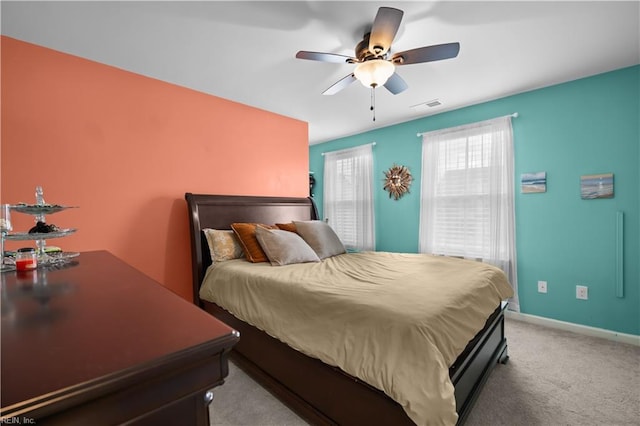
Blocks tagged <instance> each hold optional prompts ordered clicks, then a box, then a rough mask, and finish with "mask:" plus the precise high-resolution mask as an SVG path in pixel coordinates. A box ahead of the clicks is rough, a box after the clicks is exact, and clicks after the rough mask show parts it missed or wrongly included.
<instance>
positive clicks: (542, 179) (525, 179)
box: [520, 172, 547, 194]
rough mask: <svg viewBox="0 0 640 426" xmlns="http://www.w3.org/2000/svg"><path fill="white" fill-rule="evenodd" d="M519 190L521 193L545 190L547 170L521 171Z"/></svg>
mask: <svg viewBox="0 0 640 426" xmlns="http://www.w3.org/2000/svg"><path fill="white" fill-rule="evenodd" d="M520 192H522V193H523V194H532V193H536V192H547V172H536V173H523V174H522V175H520Z"/></svg>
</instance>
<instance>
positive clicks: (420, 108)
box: [411, 99, 442, 113]
mask: <svg viewBox="0 0 640 426" xmlns="http://www.w3.org/2000/svg"><path fill="white" fill-rule="evenodd" d="M440 105H442V103H441V102H440V101H439V100H438V99H432V100H430V101H427V102H422V103H419V104H416V105H412V106H411V109H413V111H414V112H416V113H421V112H424V111H426V110H428V109H429V108H434V107H437V106H440Z"/></svg>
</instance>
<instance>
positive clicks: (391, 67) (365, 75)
mask: <svg viewBox="0 0 640 426" xmlns="http://www.w3.org/2000/svg"><path fill="white" fill-rule="evenodd" d="M403 14H404V12H403V11H402V10H399V9H395V8H392V7H381V8H379V9H378V13H377V14H376V17H375V20H374V21H373V25H372V27H371V31H370V32H368V33H366V34H365V35H364V38H363V39H362V41H360V43H358V44H357V45H356V49H355V58H354V57H350V56H345V55H338V54H334V53H321V52H308V51H304V50H301V51H299V52H298V53H297V54H296V58H298V59H310V60H312V61H322V62H334V63H343V64H344V63H347V64H357V65H356V67H355V69H354V70H353V72H352V73H351V74H349V75H347V76H346V77H344V78H342V79H340V80H338V81H337V82H336V83H334V84H333V85H332V86H331V87H329V88H328V89H327V90H325V91H324V92H322V94H323V95H334V94H336V93H338V92H339V91H341V90H342V89H344V88H346V87H347V86H348V85H349V84H351V83H353V82H354V81H356V80H360V82H361V83H362V84H363V85H364V86H365V87H371V88H372V89H375V88H376V87H379V86H384V87H385V88H386V89H387V90H389V91H390V92H391V93H393V94H394V95H397V94H398V93H401V92H403V91H404V90H406V89H407V87H408V86H407V83H405V81H404V80H403V79H402V77H400V76H399V75H398V73H396V72H395V67H396V66H400V65H409V64H418V63H422V62H433V61H440V60H443V59H449V58H455V57H456V56H458V52H459V51H460V43H446V44H438V45H433V46H424V47H419V48H417V49H411V50H406V51H404V52H398V53H394V54H391V53H390V51H389V49H390V48H391V42H392V41H393V39H394V38H395V36H396V33H397V32H398V28H399V27H400V21H401V20H402V15H403ZM372 97H373V90H372ZM371 109H372V110H373V104H372V106H371ZM374 120H375V118H374Z"/></svg>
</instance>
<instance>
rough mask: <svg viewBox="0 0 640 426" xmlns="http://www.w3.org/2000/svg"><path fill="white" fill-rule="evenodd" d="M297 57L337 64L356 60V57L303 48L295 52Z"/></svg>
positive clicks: (351, 62)
mask: <svg viewBox="0 0 640 426" xmlns="http://www.w3.org/2000/svg"><path fill="white" fill-rule="evenodd" d="M296 58H298V59H310V60H312V61H322V62H334V63H337V64H354V63H356V62H358V60H357V59H356V58H352V57H350V56H345V55H337V54H335V53H322V52H307V51H304V50H301V51H299V52H298V53H296Z"/></svg>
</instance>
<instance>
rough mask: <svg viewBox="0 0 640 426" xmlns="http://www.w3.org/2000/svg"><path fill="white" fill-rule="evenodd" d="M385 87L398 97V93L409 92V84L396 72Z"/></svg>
mask: <svg viewBox="0 0 640 426" xmlns="http://www.w3.org/2000/svg"><path fill="white" fill-rule="evenodd" d="M384 87H386V89H387V90H388V91H390V92H391V93H393V94H394V95H397V94H398V93H401V92H404V91H405V90H407V88H408V87H409V86H407V83H406V82H405V81H404V80H403V79H402V77H400V76H399V75H398V73H397V72H394V73H393V74H392V75H391V77H389V79H388V80H387V82H386V83H385V84H384Z"/></svg>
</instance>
